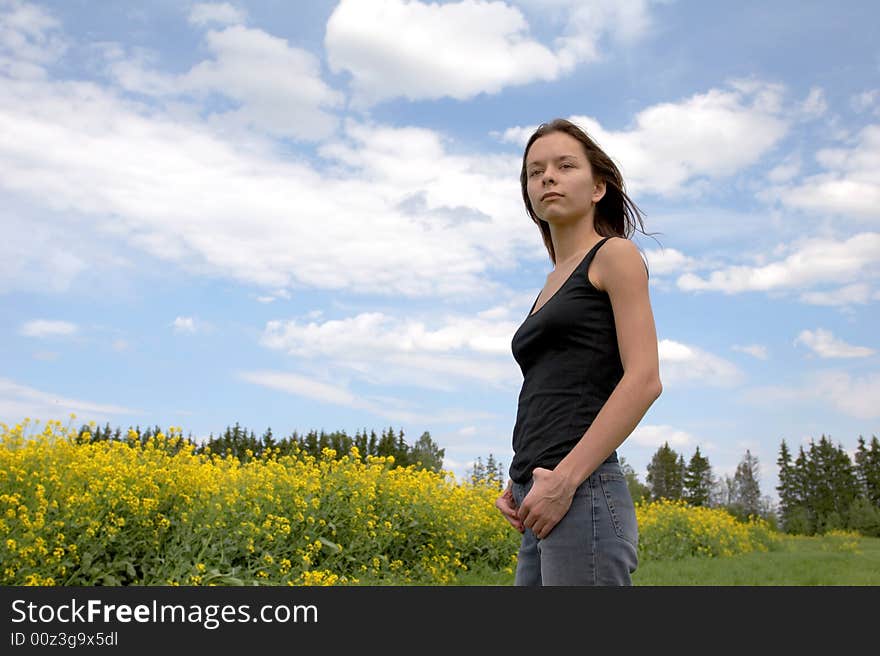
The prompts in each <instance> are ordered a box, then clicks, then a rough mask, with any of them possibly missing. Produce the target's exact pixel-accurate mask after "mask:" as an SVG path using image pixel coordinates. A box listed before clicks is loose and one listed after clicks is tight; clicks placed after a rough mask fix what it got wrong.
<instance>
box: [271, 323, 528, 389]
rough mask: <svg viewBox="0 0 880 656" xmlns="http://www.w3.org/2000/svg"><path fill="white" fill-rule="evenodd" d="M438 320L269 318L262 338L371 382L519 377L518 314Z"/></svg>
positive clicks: (435, 383) (436, 383)
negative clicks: (513, 346) (513, 351)
mask: <svg viewBox="0 0 880 656" xmlns="http://www.w3.org/2000/svg"><path fill="white" fill-rule="evenodd" d="M504 312H505V313H508V311H507V309H504ZM435 321H437V322H438V323H439V325H437V327H435V328H431V327H429V326H427V325H426V323H425V322H424V321H422V320H419V319H415V318H399V317H394V316H390V315H386V314H383V313H381V312H369V313H362V314H359V315H357V316H354V317H349V318H345V319H332V320H326V321H323V322H319V321H310V322H308V323H300V322H299V321H296V320H290V321H270V322H269V323H268V324H267V325H266V328H265V330H264V332H263V338H262V340H261V343H262V344H263V345H264V346H266V347H268V348H272V349H277V350H281V351H284V352H285V353H287V354H288V355H292V356H295V357H297V358H299V359H300V360H304V359H305V360H311V359H319V360H320V361H321V362H323V363H324V366H329V367H332V368H336V369H338V370H341V371H343V372H344V374H343V375H354V376H356V377H358V378H361V379H363V380H366V381H368V382H370V383H371V384H385V385H392V384H413V385H417V386H421V387H427V388H432V389H442V390H454V389H456V385H457V383H460V382H461V381H462V380H472V381H473V380H476V381H479V382H481V383H483V384H487V385H491V386H495V387H506V386H510V385H511V384H518V383H519V382H520V381H521V380H522V377H521V375H518V373H519V370H518V369H517V367H516V363H515V362H514V361H513V360H512V358H511V357H510V356H509V353H510V340H511V339H512V337H513V333H514V332H515V331H516V329H517V327H518V323H517V322H516V321H514V320H511V319H509V318H500V317H499V318H496V319H487V318H483V317H480V316H476V317H474V316H471V315H468V316H446V317H442V318H440V319H437V320H435Z"/></svg>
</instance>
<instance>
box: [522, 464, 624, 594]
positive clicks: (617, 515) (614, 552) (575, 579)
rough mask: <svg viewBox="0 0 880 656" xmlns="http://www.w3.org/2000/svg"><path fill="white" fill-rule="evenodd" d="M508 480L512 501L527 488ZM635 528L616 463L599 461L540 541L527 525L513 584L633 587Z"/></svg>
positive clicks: (620, 471)
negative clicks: (598, 464) (562, 513)
mask: <svg viewBox="0 0 880 656" xmlns="http://www.w3.org/2000/svg"><path fill="white" fill-rule="evenodd" d="M532 483H533V480H530V481H529V482H528V483H526V484H520V483H514V484H513V490H512V491H513V498H514V501H515V502H516V505H517V506H519V505H520V504H522V501H523V499H524V498H525V496H526V494H528V492H529V490H530V489H531V488H532ZM638 545H639V529H638V524H637V523H636V511H635V506H634V505H633V501H632V497H631V496H630V493H629V488H628V487H627V486H626V478H625V477H624V475H623V470H622V469H621V468H620V464H619V463H616V462H606V463H602V464H601V465H600V466H599V468H598V469H597V470H596V471H595V472H593V473H592V474H591V475H590V477H589V478H587V480H585V481H584V482H583V483H581V485H580V486H579V487H578V488H577V490H576V491H575V493H574V498H573V499H572V502H571V507H570V508H569V509H568V512H567V513H566V514H565V515H564V516H563V517H562V519H561V520H559V523H558V524H556V526H554V527H553V530H552V531H550V535H548V536H547V537H545V538H544V539H543V540H539V539H538V538H537V536H536V535H535V534H534V533H533V532H532V531H531V530H530V529H528V528H527V529H526V530H525V533H523V536H522V543H521V545H520V548H519V555H518V560H517V566H516V578H515V582H514V585H632V578H631V577H630V575H631V574H632V573H633V572H634V571H636V567H637V566H638Z"/></svg>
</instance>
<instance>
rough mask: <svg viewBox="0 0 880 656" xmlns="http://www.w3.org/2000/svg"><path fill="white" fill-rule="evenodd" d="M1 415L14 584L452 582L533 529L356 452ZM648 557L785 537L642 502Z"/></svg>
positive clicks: (418, 474) (732, 549)
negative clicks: (320, 452)
mask: <svg viewBox="0 0 880 656" xmlns="http://www.w3.org/2000/svg"><path fill="white" fill-rule="evenodd" d="M29 427H30V424H29V422H28V421H26V422H25V423H24V424H23V425H17V426H15V427H13V428H9V427H8V426H7V425H6V424H3V423H0V428H2V434H0V583H2V584H3V585H23V584H24V585H87V586H88V585H130V584H136V585H250V584H263V585H346V584H357V583H359V582H361V581H362V580H366V581H369V582H381V581H383V580H388V581H391V582H394V583H398V582H402V583H407V582H414V583H420V584H447V583H453V582H455V579H456V576H457V575H458V574H460V573H462V572H464V571H466V570H468V569H469V568H473V567H474V566H477V565H478V566H479V567H481V568H488V569H491V570H494V571H506V572H508V573H509V574H510V575H511V579H512V574H513V568H514V567H515V564H516V552H517V548H518V545H519V538H520V535H519V533H518V532H517V531H515V530H514V529H513V528H511V527H510V525H509V524H508V523H507V522H506V521H505V520H504V518H503V517H502V516H501V514H500V513H499V512H498V511H497V509H496V508H495V506H494V501H495V498H496V497H497V495H498V494H499V491H498V490H497V489H494V488H491V487H486V486H474V485H469V484H463V483H462V482H460V481H457V480H456V479H455V477H454V476H453V475H452V474H451V473H449V472H441V473H440V474H437V473H434V472H431V471H427V470H420V469H415V468H414V467H406V468H403V467H397V468H393V467H392V466H391V465H392V462H391V461H390V459H386V458H375V457H367V458H366V459H364V460H362V459H361V458H360V456H359V454H358V453H357V452H356V451H354V450H353V451H352V452H351V453H350V454H347V455H345V456H343V457H341V458H336V457H335V456H336V454H334V453H332V452H329V451H328V452H327V453H325V457H324V458H320V459H315V458H313V457H310V456H308V455H305V454H302V453H300V454H296V455H293V456H290V455H287V456H283V457H282V456H279V455H278V454H277V453H272V454H270V455H267V456H265V457H263V458H259V459H253V460H250V461H248V462H246V463H242V462H240V461H239V460H238V459H236V458H234V457H232V456H226V457H223V456H221V455H219V454H196V453H194V452H193V447H192V445H191V444H189V443H188V442H187V441H186V440H184V439H182V436H181V433H180V431H179V430H178V429H171V430H170V434H169V435H167V436H165V435H162V434H160V435H159V436H157V437H156V438H152V439H150V440H149V441H148V442H147V443H146V444H144V445H141V444H140V442H139V441H138V440H137V435H136V434H135V433H134V432H130V434H129V438H128V441H100V442H95V443H90V441H89V439H88V436H86V439H84V440H79V439H78V438H77V434H78V431H77V430H69V429H68V430H65V429H64V428H63V427H62V426H61V424H60V422H54V421H52V422H49V423H48V424H46V426H45V427H44V429H43V430H42V431H41V432H37V431H36V429H34V430H33V431H32V434H28V429H29ZM637 513H638V519H639V530H640V543H641V544H640V557H641V558H642V559H652V560H654V559H664V558H675V557H679V556H681V555H704V556H725V555H729V554H734V553H740V552H743V551H751V550H756V549H766V548H769V547H771V546H772V545H773V541H774V539H775V537H774V535H773V534H772V532H771V531H770V530H769V529H768V528H767V527H766V525H763V524H762V523H761V522H756V521H753V522H750V523H749V524H742V523H738V522H736V521H735V520H734V519H733V517H732V516H730V515H729V514H727V513H726V512H724V511H721V510H709V509H701V508H687V507H686V506H684V505H683V504H675V503H671V502H663V501H661V502H654V503H651V504H645V505H639V506H638V507H637Z"/></svg>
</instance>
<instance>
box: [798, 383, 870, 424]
mask: <svg viewBox="0 0 880 656" xmlns="http://www.w3.org/2000/svg"><path fill="white" fill-rule="evenodd" d="M812 379H813V380H812V383H813V390H814V391H813V392H812V396H813V397H814V398H816V399H819V400H822V401H824V400H826V399H828V400H830V401H831V403H832V404H833V405H834V406H835V407H837V409H838V410H839V411H840V412H843V413H844V414H847V415H850V416H852V417H857V418H859V419H876V418H877V417H880V402H878V401H880V374H876V373H875V374H866V375H864V376H851V375H850V374H848V373H846V372H842V371H827V372H821V373H819V374H816V375H814V376H813V377H812Z"/></svg>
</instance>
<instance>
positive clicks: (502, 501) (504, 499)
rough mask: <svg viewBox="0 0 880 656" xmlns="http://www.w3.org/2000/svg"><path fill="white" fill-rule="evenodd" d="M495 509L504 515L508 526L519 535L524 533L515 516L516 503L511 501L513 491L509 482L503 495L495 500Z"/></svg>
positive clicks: (520, 523)
mask: <svg viewBox="0 0 880 656" xmlns="http://www.w3.org/2000/svg"><path fill="white" fill-rule="evenodd" d="M495 507H496V508H498V510H500V511H501V514H502V515H504V518H505V519H506V520H507V521H508V522H510V525H511V526H513V528H515V529H516V530H517V531H519V532H520V533H524V532H525V530H526V529H525V527H524V526H523V523H522V522H521V521H520V519H519V517H517V514H516V502H515V501H514V500H513V491H512V490H511V483H510V482H508V484H507V489H506V490H504V493H503V494H502V495H501V496H500V497H498V498H497V499H495Z"/></svg>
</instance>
